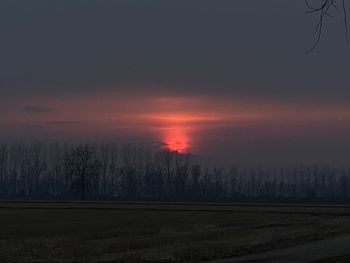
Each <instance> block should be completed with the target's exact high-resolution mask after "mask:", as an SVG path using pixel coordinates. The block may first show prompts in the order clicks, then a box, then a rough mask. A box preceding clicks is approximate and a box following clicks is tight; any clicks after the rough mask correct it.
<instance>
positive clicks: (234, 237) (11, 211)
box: [0, 202, 350, 263]
mask: <svg viewBox="0 0 350 263" xmlns="http://www.w3.org/2000/svg"><path fill="white" fill-rule="evenodd" d="M0 225H1V227H0V239H1V240H0V262H131V263H132V262H205V261H214V262H215V261H216V262H322V263H324V262H348V260H349V255H347V254H346V253H348V254H350V249H348V245H347V244H350V242H349V241H350V206H343V205H338V206H335V205H271V204H249V205H243V204H216V203H215V204H214V203H206V204H203V203H152V202H148V203H146V202H145V203H136V202H135V203H133V202H129V203H125V202H124V203H121V202H80V203H79V202H55V203H54V202H0ZM345 244H346V245H345ZM333 247H334V248H333ZM349 248H350V245H349ZM312 251H313V252H312ZM315 251H316V252H315ZM318 251H321V252H322V253H320V252H318ZM347 251H349V252H347ZM312 253H314V255H315V256H313V254H312ZM295 255H297V257H296V256H295ZM293 258H294V260H297V261H291V259H293ZM276 260H277V261H276ZM288 260H289V261H288Z"/></svg>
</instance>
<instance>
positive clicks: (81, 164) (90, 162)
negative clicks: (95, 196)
mask: <svg viewBox="0 0 350 263" xmlns="http://www.w3.org/2000/svg"><path fill="white" fill-rule="evenodd" d="M65 159H66V162H67V163H68V165H69V167H70V169H71V171H72V174H73V175H75V176H76V177H77V178H79V179H80V190H81V199H82V200H85V197H86V190H87V189H86V188H87V179H88V175H89V173H91V172H95V171H96V170H98V169H100V168H101V164H100V162H99V160H97V159H96V158H95V156H94V151H93V148H92V146H91V145H89V144H85V145H79V146H77V147H75V148H73V149H71V152H70V153H69V154H68V155H67V156H66V157H65Z"/></svg>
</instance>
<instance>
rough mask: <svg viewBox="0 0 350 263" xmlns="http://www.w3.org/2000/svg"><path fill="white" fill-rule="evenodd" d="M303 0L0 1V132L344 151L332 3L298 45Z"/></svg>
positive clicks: (345, 117)
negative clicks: (320, 25)
mask: <svg viewBox="0 0 350 263" xmlns="http://www.w3.org/2000/svg"><path fill="white" fill-rule="evenodd" d="M315 2H317V1H315ZM305 11H306V6H305V3H304V1H303V0H294V1H290V0H265V1H261V0H250V1H247V0H234V1H232V0H211V1H208V0H198V1H192V0H176V1H175V0H174V1H170V0H169V1H165V0H158V1H155V0H153V1H152V0H148V1H143V0H138V1H136V0H124V1H117V0H114V1H112V0H111V1H107V0H94V1H92V0H81V1H78V0H67V1H65V0H60V1H47V0H45V1H35V0H33V1H16V0H8V1H6V0H3V1H1V2H0V32H1V41H0V125H1V127H2V129H1V131H0V136H1V137H2V138H3V140H5V141H6V140H14V139H15V140H18V139H19V140H33V139H45V140H76V139H82V138H84V140H117V141H118V140H119V141H123V142H129V141H130V142H136V141H137V142H141V143H143V142H153V141H159V142H161V141H164V140H169V138H168V137H169V136H170V137H174V138H175V139H173V140H186V145H187V144H188V148H189V149H191V152H194V153H195V154H198V155H201V156H207V157H208V158H209V157H210V158H212V159H215V160H222V162H238V163H250V162H252V163H281V162H290V163H295V162H298V163H299V162H307V163H309V162H319V161H331V162H346V161H347V159H348V156H349V155H350V138H348V137H349V136H348V134H349V132H350V122H349V121H350V105H349V106H348V104H349V103H348V102H349V100H350V85H349V84H350V74H349V68H350V47H348V46H347V45H346V42H345V34H344V26H343V21H342V19H341V13H340V12H334V14H335V15H336V17H335V18H333V19H328V18H327V23H326V25H325V28H324V34H323V36H322V40H321V42H320V44H319V46H318V47H317V48H316V50H314V51H313V52H312V53H310V54H305V51H306V50H307V49H309V48H310V47H311V46H312V45H313V43H314V40H315V35H314V34H313V30H314V27H315V25H316V23H317V18H316V17H314V16H310V15H307V14H305ZM167 138H168V139H167ZM170 140H171V139H170Z"/></svg>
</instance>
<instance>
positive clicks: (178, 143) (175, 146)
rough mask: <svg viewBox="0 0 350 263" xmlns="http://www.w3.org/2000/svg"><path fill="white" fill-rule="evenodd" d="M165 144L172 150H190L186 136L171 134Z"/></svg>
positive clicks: (183, 151)
mask: <svg viewBox="0 0 350 263" xmlns="http://www.w3.org/2000/svg"><path fill="white" fill-rule="evenodd" d="M165 146H166V148H167V149H168V150H169V151H171V152H179V153H185V152H187V150H188V140H187V139H186V137H185V136H181V135H169V136H168V137H167V138H166V139H165Z"/></svg>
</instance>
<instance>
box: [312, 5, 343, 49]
mask: <svg viewBox="0 0 350 263" xmlns="http://www.w3.org/2000/svg"><path fill="white" fill-rule="evenodd" d="M341 1H342V2H341V5H342V12H343V18H344V25H345V37H346V42H347V43H348V42H349V38H348V21H347V10H346V0H341ZM305 3H306V6H307V8H308V10H307V11H306V13H308V14H316V15H318V16H319V19H318V23H317V26H316V28H315V34H317V37H316V41H315V43H314V45H313V46H312V47H311V48H310V49H309V50H307V51H306V53H310V52H311V51H313V50H314V49H315V48H316V47H317V45H318V43H319V42H320V40H321V36H322V32H323V26H324V19H325V18H326V17H331V18H332V17H334V16H333V15H332V11H339V8H338V5H337V0H320V4H319V5H318V6H313V5H311V4H310V2H309V0H305Z"/></svg>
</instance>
